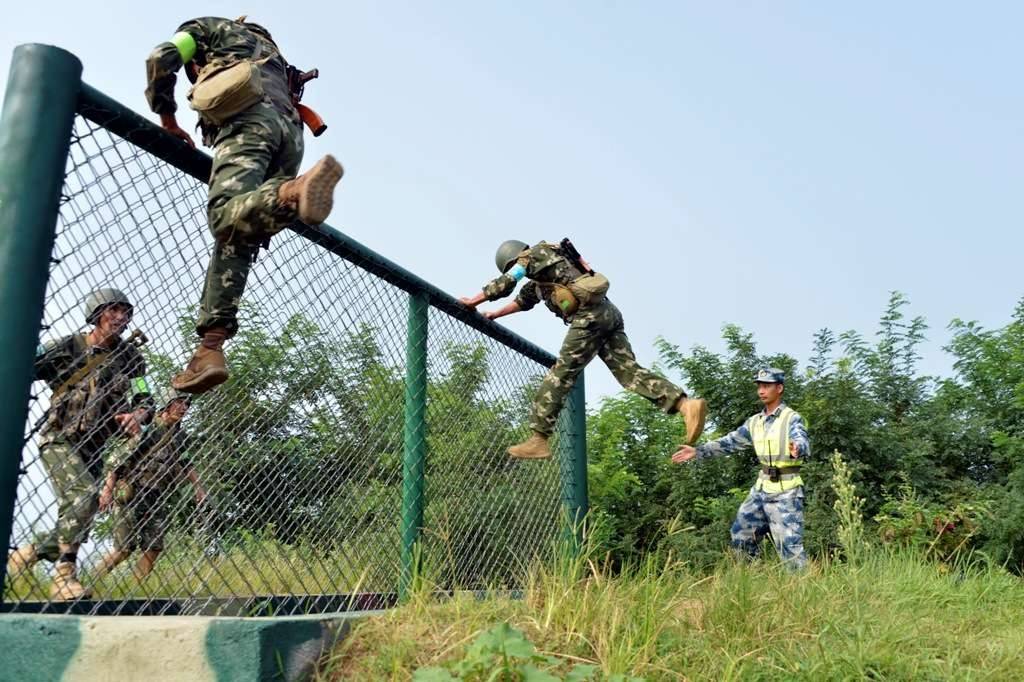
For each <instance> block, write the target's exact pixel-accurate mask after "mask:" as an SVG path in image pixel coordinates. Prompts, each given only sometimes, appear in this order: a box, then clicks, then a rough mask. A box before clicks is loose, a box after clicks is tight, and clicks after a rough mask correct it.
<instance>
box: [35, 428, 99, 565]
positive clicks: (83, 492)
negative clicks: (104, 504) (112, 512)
mask: <svg viewBox="0 0 1024 682" xmlns="http://www.w3.org/2000/svg"><path fill="white" fill-rule="evenodd" d="M39 457H40V459H42V460H43V466H44V467H45V468H46V473H47V474H49V476H50V484H51V485H52V486H53V492H54V495H56V497H57V527H56V528H54V529H53V530H51V531H50V532H49V533H46V534H44V535H43V536H42V538H41V539H39V540H38V541H37V542H36V543H35V544H36V552H37V553H38V554H39V556H41V557H43V558H44V559H49V560H50V561H56V560H57V557H58V555H59V553H60V550H59V548H58V546H59V545H62V544H64V545H71V544H76V543H82V542H85V541H86V540H87V539H88V538H89V530H90V529H91V528H92V522H93V519H94V518H95V517H96V510H97V508H98V507H99V494H100V493H99V484H100V478H101V477H102V475H103V459H102V457H101V456H100V453H99V452H98V451H97V449H96V448H93V447H91V446H86V445H85V444H83V443H79V444H72V443H71V442H69V441H67V440H62V439H55V440H51V441H48V442H46V443H43V445H42V446H40V448H39Z"/></svg>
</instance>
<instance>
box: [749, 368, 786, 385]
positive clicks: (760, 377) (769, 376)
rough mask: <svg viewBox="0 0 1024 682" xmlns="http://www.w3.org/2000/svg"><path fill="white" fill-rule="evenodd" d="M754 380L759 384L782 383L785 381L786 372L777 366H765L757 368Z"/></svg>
mask: <svg viewBox="0 0 1024 682" xmlns="http://www.w3.org/2000/svg"><path fill="white" fill-rule="evenodd" d="M754 381H755V382H756V383H759V384H784V383H786V373H785V372H783V371H782V370H781V369H779V368H778V367H765V368H763V369H760V370H758V372H757V375H756V376H755V377H754Z"/></svg>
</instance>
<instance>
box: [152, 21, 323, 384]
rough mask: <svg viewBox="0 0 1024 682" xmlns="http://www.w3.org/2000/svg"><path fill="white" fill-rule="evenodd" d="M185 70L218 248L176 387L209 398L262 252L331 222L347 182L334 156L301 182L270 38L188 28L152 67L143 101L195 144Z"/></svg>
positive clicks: (220, 27)
mask: <svg viewBox="0 0 1024 682" xmlns="http://www.w3.org/2000/svg"><path fill="white" fill-rule="evenodd" d="M183 65H184V66H185V71H186V75H188V77H189V79H190V80H192V82H193V83H195V86H194V87H193V90H192V92H191V94H190V100H191V103H192V107H193V108H194V109H196V110H197V111H198V113H199V121H200V125H201V127H202V132H203V142H204V143H205V144H207V145H208V146H212V147H213V150H214V154H213V169H212V171H211V174H210V190H209V196H208V201H207V213H208V218H209V226H210V231H211V232H212V233H213V238H214V247H213V254H212V255H211V257H210V263H209V266H208V269H207V273H206V282H205V284H204V286H203V293H202V298H201V301H200V308H199V320H198V321H197V323H196V333H197V334H198V335H199V337H200V338H201V342H200V344H199V347H198V348H197V349H196V351H195V353H194V354H193V356H192V358H191V360H189V363H188V365H187V366H186V367H185V369H184V370H183V371H182V372H181V373H179V374H178V375H177V376H175V377H174V378H173V380H172V382H171V385H172V386H173V387H174V388H176V389H178V390H180V391H185V392H187V393H203V392H205V391H208V390H210V389H211V388H213V387H214V386H217V385H218V384H221V383H223V382H225V381H227V378H228V370H227V364H226V362H225V360H224V351H223V346H224V341H225V340H226V339H229V338H231V337H232V336H234V335H235V333H236V332H237V331H238V306H239V304H240V301H241V297H242V292H243V291H244V290H245V283H246V279H247V278H248V276H249V270H250V268H251V267H252V263H253V262H254V261H255V259H256V255H257V253H258V252H259V249H260V248H261V246H263V247H265V246H267V245H269V243H270V238H271V237H272V236H273V235H275V234H277V233H278V232H280V231H281V230H283V229H284V228H285V227H286V226H287V225H289V224H291V223H293V222H294V221H295V220H296V219H298V220H301V221H303V222H305V223H307V224H310V225H316V224H319V223H322V222H323V221H324V220H326V219H327V216H328V214H329V213H330V211H331V208H332V206H333V192H334V186H335V185H336V184H337V183H338V181H339V180H340V179H341V176H342V172H343V171H342V167H341V164H340V163H338V161H337V160H336V159H335V158H334V157H333V156H330V155H328V156H325V157H324V158H322V159H320V161H318V162H317V163H316V164H315V165H314V166H313V168H311V169H310V170H309V171H307V172H306V173H304V174H302V175H300V176H298V177H296V173H298V170H299V164H300V162H301V161H302V152H303V140H302V124H301V121H300V118H299V114H298V113H297V111H296V108H295V104H296V102H295V101H294V98H293V90H292V87H291V86H290V83H289V77H288V64H287V62H286V61H285V59H284V57H283V56H282V55H281V52H280V50H279V49H278V47H277V44H276V43H275V42H274V40H273V38H272V37H271V35H270V33H269V32H268V31H267V30H266V29H265V28H263V27H262V26H260V25H259V24H255V23H252V22H246V21H245V17H241V18H239V19H238V20H235V21H232V20H230V19H222V18H217V17H203V18H199V19H193V20H191V21H187V22H185V23H184V24H182V25H181V26H180V27H179V28H178V31H177V33H175V34H174V36H172V37H171V39H170V41H168V42H165V43H161V44H160V45H158V46H157V47H156V48H155V49H154V50H153V52H152V54H150V56H149V59H148V60H147V61H146V74H147V79H148V86H147V88H146V99H147V100H148V102H149V106H150V108H151V109H152V110H153V112H154V113H156V114H159V116H160V123H161V125H162V126H163V128H164V129H165V130H167V131H168V132H169V133H171V134H172V135H174V136H175V137H178V138H180V139H182V140H184V141H186V142H188V143H189V144H193V143H192V139H191V138H190V137H189V135H188V133H186V132H185V131H184V130H182V129H181V127H180V126H179V125H178V122H177V119H176V118H175V111H176V108H177V105H176V103H175V101H174V84H175V81H176V76H175V73H176V72H177V71H178V70H179V69H180V68H181V67H182V66H183Z"/></svg>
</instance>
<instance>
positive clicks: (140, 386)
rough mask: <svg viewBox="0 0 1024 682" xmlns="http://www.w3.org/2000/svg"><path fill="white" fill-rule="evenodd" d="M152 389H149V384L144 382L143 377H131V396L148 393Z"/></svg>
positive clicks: (150, 392)
mask: <svg viewBox="0 0 1024 682" xmlns="http://www.w3.org/2000/svg"><path fill="white" fill-rule="evenodd" d="M150 394H152V391H150V390H149V384H148V383H146V378H145V377H139V378H137V379H132V397H133V398H136V397H138V396H140V395H150Z"/></svg>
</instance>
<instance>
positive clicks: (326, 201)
mask: <svg viewBox="0 0 1024 682" xmlns="http://www.w3.org/2000/svg"><path fill="white" fill-rule="evenodd" d="M344 174H345V169H344V168H342V166H341V164H340V163H338V160H337V159H336V158H334V157H333V156H331V155H329V154H328V155H327V156H325V157H324V158H322V159H320V160H319V161H317V162H316V165H315V166H313V167H312V168H311V169H310V170H309V173H308V174H307V176H306V181H305V184H303V186H302V190H301V191H300V192H299V219H300V220H302V222H304V223H306V224H307V225H319V224H320V223H322V222H323V221H325V220H327V216H329V215H330V214H331V209H332V208H334V187H335V185H337V184H338V182H339V181H340V180H341V177H342V176H343V175H344Z"/></svg>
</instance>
